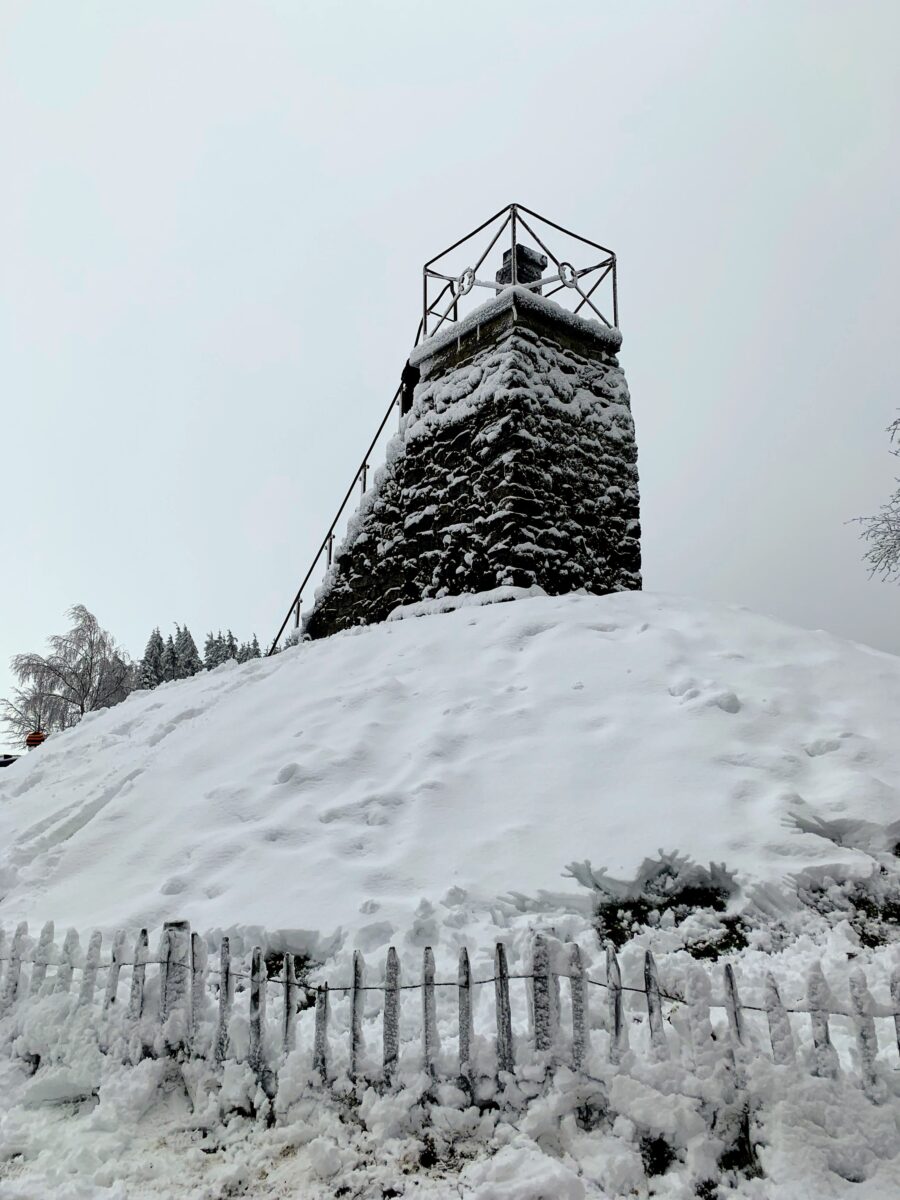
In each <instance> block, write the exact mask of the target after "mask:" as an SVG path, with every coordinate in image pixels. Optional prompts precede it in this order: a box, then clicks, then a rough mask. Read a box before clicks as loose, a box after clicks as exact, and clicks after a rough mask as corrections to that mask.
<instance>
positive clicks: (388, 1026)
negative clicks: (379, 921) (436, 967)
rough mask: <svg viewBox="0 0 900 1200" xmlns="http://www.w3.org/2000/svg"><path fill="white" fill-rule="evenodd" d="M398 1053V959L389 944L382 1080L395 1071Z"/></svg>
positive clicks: (386, 967)
mask: <svg viewBox="0 0 900 1200" xmlns="http://www.w3.org/2000/svg"><path fill="white" fill-rule="evenodd" d="M399 1054H400V959H399V957H398V955H397V951H396V950H395V949H394V947H393V946H391V947H390V948H389V949H388V952H387V962H386V963H385V967H384V1031H383V1060H382V1061H383V1067H384V1081H385V1083H390V1082H391V1081H392V1080H393V1078H394V1075H395V1074H396V1072H397V1061H398V1058H399Z"/></svg>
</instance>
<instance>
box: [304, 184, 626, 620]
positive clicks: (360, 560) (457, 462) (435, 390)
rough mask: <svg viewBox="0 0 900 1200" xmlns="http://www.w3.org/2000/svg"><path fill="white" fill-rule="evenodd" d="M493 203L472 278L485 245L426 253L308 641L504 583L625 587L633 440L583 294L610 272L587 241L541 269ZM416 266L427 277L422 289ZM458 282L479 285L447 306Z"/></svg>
mask: <svg viewBox="0 0 900 1200" xmlns="http://www.w3.org/2000/svg"><path fill="white" fill-rule="evenodd" d="M504 212H505V213H506V223H505V225H504V228H506V227H508V225H509V224H510V223H511V224H512V242H511V244H510V246H509V249H507V250H506V252H505V254H504V257H503V265H502V266H501V268H500V270H498V271H497V272H496V274H495V276H494V279H493V280H490V281H486V282H482V281H481V280H479V279H478V278H477V275H476V272H477V270H478V267H479V266H480V265H481V263H482V262H483V261H484V258H485V257H486V254H485V255H483V256H482V258H481V259H480V260H479V262H478V263H477V264H476V266H475V268H471V267H468V268H466V269H464V270H463V271H462V272H461V274H460V275H458V276H449V275H447V274H445V273H438V271H437V270H436V269H435V266H434V264H435V263H436V262H437V261H438V260H432V262H431V263H430V264H428V265H427V266H426V269H425V270H426V286H425V310H424V313H423V321H422V326H421V340H420V341H419V343H418V344H417V346H416V348H415V349H414V350H413V352H412V354H411V355H410V358H409V362H408V364H407V367H406V369H405V371H404V389H403V394H402V396H401V400H400V404H401V412H402V416H401V423H400V431H399V433H398V434H397V436H396V437H395V438H394V439H393V440H392V442H391V443H390V445H389V446H388V451H387V456H386V463H385V466H384V467H383V468H382V470H381V471H380V472H378V473H376V475H375V479H374V483H373V486H372V487H370V488H369V490H368V491H367V492H366V494H365V496H364V498H363V501H362V504H361V506H360V509H359V511H358V512H357V514H356V515H355V517H354V518H352V519H351V521H350V525H349V528H348V531H347V535H346V537H345V539H344V541H343V544H342V545H341V546H340V547H339V549H338V550H337V553H336V554H335V556H334V561H333V563H332V564H331V566H330V568H329V571H328V574H327V575H326V577H325V580H324V583H323V586H322V587H321V588H320V590H319V592H318V594H317V597H316V603H315V607H314V609H313V611H312V613H311V615H310V617H309V619H308V621H307V622H306V629H307V632H308V633H309V634H310V635H311V636H312V637H322V636H325V635H327V634H331V633H334V632H336V631H337V630H340V629H344V628H347V627H348V626H351V625H358V624H369V623H371V622H374V621H381V620H384V619H385V618H386V617H387V616H388V614H389V613H390V612H391V610H392V609H394V608H396V607H397V606H398V605H402V604H410V603H413V602H416V601H420V600H427V599H436V598H440V597H442V596H445V595H456V594H459V593H462V592H483V591H487V590H491V589H494V588H497V587H502V586H504V585H513V586H518V587H530V586H533V585H535V584H537V585H539V586H540V587H542V588H543V589H544V590H545V591H547V592H548V593H550V594H553V595H559V594H563V593H566V592H572V591H576V590H577V589H579V588H584V589H585V590H587V591H588V592H593V593H604V592H616V591H626V590H634V589H638V588H640V586H641V573H640V568H641V552H640V519H639V516H640V514H639V497H638V472H637V445H636V442H635V435H634V423H633V421H632V416H631V407H630V402H629V396H628V388H627V385H626V382H625V376H624V374H623V372H622V369H621V368H620V366H619V363H618V360H617V358H616V354H617V351H618V350H619V347H620V345H621V341H622V338H621V334H620V332H619V330H618V328H617V327H616V325H617V321H616V317H617V313H616V296H615V290H613V321H612V322H608V321H606V319H605V318H604V317H603V316H602V314H601V313H600V311H599V309H598V308H597V307H596V303H595V301H594V299H593V296H594V294H595V289H596V286H597V284H599V283H600V282H601V281H602V280H604V279H606V278H607V277H609V276H610V275H611V276H612V280H613V285H614V279H615V276H614V272H615V256H614V255H612V253H611V252H609V251H604V253H605V254H606V255H607V256H608V257H607V258H606V259H605V260H604V261H603V262H601V263H600V264H598V265H597V266H591V267H587V268H585V269H583V270H576V269H575V268H574V267H573V266H571V265H570V264H569V263H568V262H564V261H561V260H560V259H557V258H556V257H555V256H554V255H553V254H552V253H551V254H550V259H552V261H553V266H554V267H555V270H554V271H552V273H551V274H550V275H549V276H545V275H544V271H545V270H546V268H547V266H548V262H549V260H550V259H548V256H547V254H544V253H541V252H539V251H537V250H535V249H534V248H533V247H531V246H529V245H527V244H524V243H523V242H522V241H519V240H518V238H519V237H522V236H523V226H524V229H525V230H526V231H527V233H528V234H531V233H532V231H531V227H530V225H529V224H526V217H525V216H524V215H523V214H528V215H529V216H531V217H532V219H533V221H534V224H537V223H538V220H539V219H537V218H536V215H535V214H529V210H527V209H523V208H522V207H521V206H510V209H509V210H504ZM501 215H503V214H498V216H501ZM476 232H478V231H476ZM532 236H533V237H534V240H536V241H537V242H538V244H539V245H540V247H541V249H542V250H546V247H545V245H544V242H543V241H542V240H541V239H539V238H537V236H536V235H533V234H532ZM570 236H574V235H570ZM494 241H495V242H496V238H495V239H494ZM589 244H590V245H594V244H593V243H589ZM492 245H493V243H492ZM452 249H456V248H455V247H454V248H452ZM599 249H603V248H602V247H599ZM448 253H449V252H448ZM601 271H602V274H601V273H600V272H601ZM591 272H594V275H595V282H594V286H592V287H590V288H588V286H587V285H588V282H592V281H591V280H590V279H589V278H587V277H589V276H590V273H591ZM597 275H599V278H596V276H597ZM431 280H437V281H439V282H440V281H445V286H444V289H443V291H442V292H441V293H440V294H439V297H438V299H436V300H431V299H430V297H429V291H428V287H429V281H431ZM583 281H584V284H583ZM476 286H481V287H490V288H491V289H492V290H493V291H494V292H495V293H496V294H495V295H493V296H492V297H491V298H490V299H488V300H487V302H486V303H483V304H480V305H477V306H475V307H473V308H471V310H470V311H469V312H468V313H465V314H461V313H460V306H461V302H462V301H463V299H464V298H465V297H469V296H470V294H471V293H472V292H473V289H474V288H475V287H476ZM554 293H555V294H556V295H557V296H560V294H561V298H562V299H569V298H570V297H571V298H572V299H573V300H574V301H575V305H576V309H585V310H592V311H593V313H596V314H597V316H592V317H587V316H582V315H579V313H578V312H577V311H575V312H573V311H572V310H571V307H566V306H564V305H563V304H561V303H559V302H558V300H554V299H552V298H550V297H551V295H552V294H554ZM442 297H443V298H445V308H446V312H445V311H443V310H442V309H441V307H440V302H441V298H442ZM473 299H474V297H473ZM435 324H436V325H437V327H436V328H434V330H433V332H429V330H430V327H431V326H432V325H435Z"/></svg>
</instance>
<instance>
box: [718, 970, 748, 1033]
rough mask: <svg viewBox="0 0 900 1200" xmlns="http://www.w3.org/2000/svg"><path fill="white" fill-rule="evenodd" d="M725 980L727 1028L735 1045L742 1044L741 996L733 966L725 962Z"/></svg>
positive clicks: (742, 1018) (723, 973)
mask: <svg viewBox="0 0 900 1200" xmlns="http://www.w3.org/2000/svg"><path fill="white" fill-rule="evenodd" d="M722 975H723V978H724V981H725V1012H726V1013H727V1014H728V1029H729V1031H730V1033H731V1037H732V1040H733V1042H734V1044H735V1045H736V1046H743V1044H744V1010H743V1008H742V1007H741V997H740V994H739V992H738V986H737V980H736V979H735V977H734V967H733V966H732V965H731V963H726V964H725V969H724V971H723V972H722Z"/></svg>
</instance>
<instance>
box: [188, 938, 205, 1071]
mask: <svg viewBox="0 0 900 1200" xmlns="http://www.w3.org/2000/svg"><path fill="white" fill-rule="evenodd" d="M208 966H209V955H208V954H207V950H206V939H205V938H203V937H201V936H200V934H199V933H192V934H191V1036H190V1041H191V1046H192V1047H196V1046H197V1044H198V1040H199V1036H200V1020H201V1018H202V1016H203V1014H204V1012H205V1011H206V975H207V970H208Z"/></svg>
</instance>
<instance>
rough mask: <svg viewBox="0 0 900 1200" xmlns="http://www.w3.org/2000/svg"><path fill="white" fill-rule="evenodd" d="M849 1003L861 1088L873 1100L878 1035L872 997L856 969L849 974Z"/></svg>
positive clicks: (862, 976) (864, 979)
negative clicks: (860, 1075) (860, 1071)
mask: <svg viewBox="0 0 900 1200" xmlns="http://www.w3.org/2000/svg"><path fill="white" fill-rule="evenodd" d="M850 1003H851V1004H852V1006H853V1012H854V1013H855V1015H856V1044H857V1046H858V1048H859V1062H860V1067H861V1070H862V1080H863V1087H864V1088H865V1090H866V1093H867V1094H868V1096H869V1098H870V1099H872V1100H874V1099H876V1097H877V1096H878V1094H879V1091H880V1089H879V1087H878V1076H877V1075H876V1073H875V1060H876V1059H877V1057H878V1035H877V1034H876V1033H875V1020H874V1018H873V1016H872V997H871V995H870V994H869V986H868V984H867V983H866V977H865V975H864V973H863V971H862V970H861V969H860V968H859V967H857V968H856V970H855V971H852V972H851V974H850Z"/></svg>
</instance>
